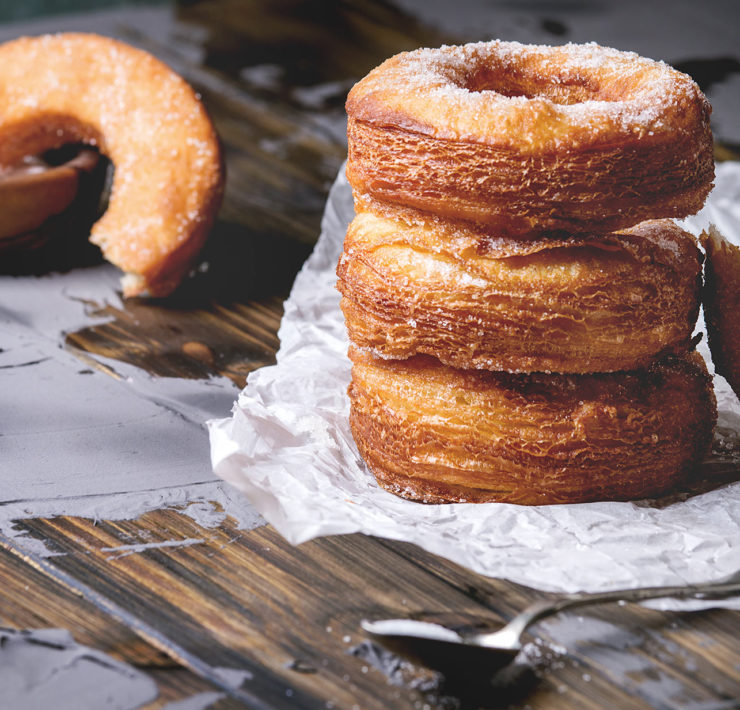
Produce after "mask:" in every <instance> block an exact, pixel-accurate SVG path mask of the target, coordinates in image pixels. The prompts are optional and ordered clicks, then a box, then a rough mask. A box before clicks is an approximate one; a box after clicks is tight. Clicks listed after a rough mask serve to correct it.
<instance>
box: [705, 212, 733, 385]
mask: <svg viewBox="0 0 740 710" xmlns="http://www.w3.org/2000/svg"><path fill="white" fill-rule="evenodd" d="M702 245H703V246H704V248H705V250H706V255H707V260H706V268H705V272H704V276H705V284H704V292H703V302H704V314H705V319H706V325H707V336H708V340H709V348H710V350H711V352H712V360H713V362H714V365H715V368H716V370H717V372H718V373H719V374H720V375H722V376H723V377H724V378H725V379H727V381H728V382H729V383H730V386H731V387H732V389H733V391H734V392H735V394H736V395H738V396H740V249H739V248H738V247H737V246H735V245H734V244H731V243H730V242H729V241H728V240H727V239H725V238H724V237H723V236H722V235H721V234H720V232H719V231H718V230H717V228H716V227H714V226H712V227H710V228H709V231H708V232H705V233H704V234H703V235H702Z"/></svg>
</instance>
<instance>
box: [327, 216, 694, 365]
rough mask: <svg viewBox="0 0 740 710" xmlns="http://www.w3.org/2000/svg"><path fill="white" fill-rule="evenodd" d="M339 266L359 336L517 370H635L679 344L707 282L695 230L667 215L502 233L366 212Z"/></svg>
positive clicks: (381, 350) (382, 349) (459, 361)
mask: <svg viewBox="0 0 740 710" xmlns="http://www.w3.org/2000/svg"><path fill="white" fill-rule="evenodd" d="M337 271H338V276H339V281H338V288H339V290H340V291H341V293H342V295H343V298H342V301H341V304H342V310H343V311H344V315H345V319H346V323H347V329H348V331H349V336H350V339H351V340H352V342H354V343H355V344H356V345H358V346H360V347H363V348H367V349H369V350H371V351H372V352H373V353H375V354H377V355H379V356H381V357H385V358H401V359H402V358H407V357H410V356H412V355H415V354H419V353H425V354H428V355H433V356H434V357H436V358H438V359H439V360H441V361H442V362H444V363H446V364H448V365H452V366H454V367H461V368H482V369H487V370H505V371H509V372H562V373H588V372H611V371H616V370H630V369H634V368H636V367H640V366H643V365H647V364H649V363H650V362H651V361H653V360H655V359H657V358H658V357H660V356H661V355H663V354H665V353H667V352H671V351H676V350H685V349H686V348H687V346H688V343H689V342H690V338H691V334H692V330H693V327H694V323H695V321H696V317H697V313H698V309H699V292H700V288H701V254H700V252H699V250H698V248H697V245H696V241H695V239H694V237H693V236H692V235H690V234H688V233H687V232H684V231H683V230H681V229H679V228H678V227H677V226H676V225H675V224H674V223H673V222H672V221H670V220H654V221H648V222H643V223H641V224H639V225H637V226H635V227H632V228H631V229H625V230H622V231H621V232H619V233H612V234H607V235H602V236H578V237H571V238H569V239H562V240H556V239H553V238H542V239H538V240H535V239H514V238H504V239H496V238H493V237H488V236H486V235H485V234H483V233H475V232H471V231H466V230H463V229H460V228H459V225H458V228H455V227H454V226H450V225H447V226H444V225H442V224H441V223H436V222H428V223H427V224H426V225H424V226H410V225H406V224H404V223H403V222H401V221H400V220H398V219H396V220H391V219H387V218H383V217H379V216H377V215H374V214H372V213H369V212H361V213H359V214H358V215H357V216H356V217H355V219H354V221H353V222H352V224H351V225H350V227H349V230H348V233H347V236H346V239H345V244H344V253H343V254H342V256H341V258H340V260H339V266H338V269H337Z"/></svg>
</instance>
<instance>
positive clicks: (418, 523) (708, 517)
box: [208, 163, 740, 608]
mask: <svg viewBox="0 0 740 710" xmlns="http://www.w3.org/2000/svg"><path fill="white" fill-rule="evenodd" d="M715 184H716V187H715V189H714V191H713V192H712V194H711V196H710V199H709V200H708V202H707V205H706V206H705V208H704V210H703V211H702V213H700V214H699V215H697V216H696V217H693V218H691V219H690V220H686V221H685V224H684V226H685V227H686V228H688V229H690V230H691V231H694V232H697V233H698V232H699V231H701V229H702V228H704V227H705V226H706V225H707V223H708V222H709V221H712V222H713V223H714V224H715V225H717V227H718V228H719V229H720V231H722V232H723V233H724V234H725V235H726V236H728V237H730V238H732V239H733V240H738V241H739V242H740V163H725V164H721V165H719V166H718V174H717V179H716V181H715ZM352 217H353V207H352V196H351V193H350V189H349V186H348V184H347V182H346V179H345V177H344V170H342V171H340V173H339V177H338V178H337V180H336V182H335V184H334V186H333V187H332V190H331V193H330V195H329V199H328V203H327V206H326V211H325V214H324V218H323V222H322V229H321V236H320V238H319V240H318V243H317V245H316V248H315V250H314V252H313V254H312V255H311V257H310V258H309V259H308V261H307V262H306V263H305V265H304V266H303V269H302V270H301V272H300V273H299V274H298V277H297V278H296V281H295V284H294V287H293V290H292V293H291V295H290V298H289V299H288V301H287V302H286V303H285V315H284V318H283V321H282V324H281V327H280V331H279V337H280V343H281V344H280V350H279V352H278V354H277V365H275V366H273V367H264V368H262V369H260V370H257V371H256V372H253V373H252V374H251V375H250V376H249V379H248V381H247V385H246V387H245V388H244V390H243V391H242V392H241V394H240V395H239V399H238V401H237V402H236V404H235V405H234V409H233V414H232V417H231V418H228V419H221V420H215V421H210V422H209V423H208V426H209V430H210V441H211V460H212V463H213V469H214V471H215V473H216V474H217V475H218V476H220V477H222V478H224V479H225V480H227V481H229V482H230V483H232V484H233V485H234V486H236V487H237V488H239V489H240V490H242V491H243V492H244V493H245V494H246V495H247V496H248V497H249V499H250V501H251V502H252V504H253V505H254V506H255V507H256V508H257V509H258V510H259V512H260V513H261V514H262V515H263V516H264V517H265V519H266V520H267V521H269V522H270V523H271V524H272V525H273V526H274V527H275V528H277V530H278V531H279V532H280V533H281V534H282V535H283V536H284V537H286V538H287V539H288V540H289V541H291V542H292V543H294V544H298V543H300V542H303V541H306V540H310V539H311V538H314V537H318V536H321V535H338V534H342V533H353V532H363V533H366V534H369V535H377V536H380V537H384V538H391V539H395V540H405V541H407V542H412V543H415V544H417V545H419V546H420V547H423V548H424V549H426V550H429V551H430V552H433V553H436V554H438V555H441V556H442V557H446V558H448V559H450V560H452V561H454V562H456V563H458V564H461V565H464V566H465V567H468V568H470V569H472V570H475V571H477V572H479V573H481V574H484V575H489V576H495V577H501V578H506V579H509V580H512V581H515V582H519V583H521V584H525V585H529V586H531V587H535V588H538V589H542V590H548V591H563V592H571V591H576V590H589V591H600V590H605V589H613V588H617V587H634V586H641V585H659V584H679V583H682V582H698V581H702V580H716V579H719V578H721V577H723V576H725V575H728V574H730V573H733V572H735V571H737V570H739V569H740V483H734V482H733V481H734V480H735V479H740V433H738V432H740V405H739V404H738V401H737V399H736V398H735V395H734V394H733V393H732V390H731V389H730V388H729V386H728V385H727V383H726V382H725V381H724V379H722V378H720V377H718V376H717V377H715V389H716V392H717V399H718V403H719V410H720V419H719V426H718V433H717V437H716V439H715V446H714V451H713V454H712V456H711V457H710V459H709V460H708V461H707V462H706V463H705V464H704V466H703V467H702V470H701V471H700V472H699V473H698V476H697V477H696V480H695V481H693V482H692V484H691V487H690V488H689V487H687V488H686V489H682V490H681V491H678V492H676V493H674V494H673V495H671V496H669V497H666V498H663V499H660V500H657V501H652V500H651V501H636V502H628V503H616V502H607V503H589V504H577V505H552V506H539V507H528V506H518V505H511V504H503V503H487V504H478V505H476V504H453V505H422V504H419V503H413V502H410V501H406V500H403V499H401V498H397V497H396V496H394V495H392V494H390V493H388V492H386V491H384V490H383V489H381V488H380V487H379V486H378V485H377V484H376V483H375V479H374V478H373V476H372V474H371V473H370V472H369V471H368V469H367V468H366V467H365V465H364V463H363V461H362V460H361V458H360V456H359V454H358V452H357V449H356V447H355V444H354V441H353V439H352V435H351V433H350V429H349V424H348V416H349V403H348V400H347V396H346V390H347V386H348V384H349V381H350V363H349V360H348V359H347V357H346V351H347V345H348V341H347V335H346V331H345V328H344V322H343V318H342V314H341V312H340V310H339V294H338V292H337V291H336V288H335V281H336V276H335V267H336V263H337V259H338V257H339V254H340V252H341V249H342V242H343V239H344V234H345V231H346V227H347V225H348V224H349V222H350V220H351V219H352ZM699 327H702V326H701V324H700V326H699ZM701 347H703V353H704V354H705V357H706V358H707V359H709V353H708V351H707V350H706V347H705V346H700V348H701ZM710 369H711V363H710ZM732 603H733V602H731V601H727V602H723V605H728V606H729V605H732ZM673 604H674V605H675V602H674V603H673ZM738 608H740V600H739V601H738Z"/></svg>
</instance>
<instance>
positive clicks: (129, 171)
mask: <svg viewBox="0 0 740 710" xmlns="http://www.w3.org/2000/svg"><path fill="white" fill-rule="evenodd" d="M0 106H2V110H1V111H0V166H13V165H17V164H19V163H21V162H22V161H23V160H24V158H26V157H27V156H31V155H38V154H41V153H43V152H44V151H46V150H49V149H51V148H57V147H59V146H62V145H64V144H67V143H86V144H90V145H95V146H97V147H98V148H99V149H100V151H101V152H102V153H104V154H105V155H107V156H108V157H109V158H110V159H111V161H112V162H113V164H114V167H115V173H114V179H113V186H112V192H111V196H110V202H109V206H108V209H107V211H106V212H105V214H104V215H103V216H102V217H101V219H100V220H99V221H98V222H97V223H96V224H95V226H94V227H93V229H92V233H91V237H90V239H91V241H93V242H94V243H95V244H97V245H99V246H100V247H101V249H102V250H103V254H104V256H105V257H106V258H107V259H108V260H110V261H111V262H113V263H114V264H116V265H117V266H118V267H120V268H121V269H122V270H123V271H124V272H126V275H125V276H124V278H123V281H122V285H123V291H124V295H126V296H134V295H139V294H141V295H151V296H163V295H166V294H168V293H170V292H171V291H172V290H173V289H174V288H175V287H176V286H177V284H178V283H179V281H180V279H181V278H182V276H183V275H184V274H185V273H187V271H188V270H189V268H190V267H191V265H192V262H193V260H194V258H195V256H196V255H197V253H198V251H199V249H200V247H201V246H202V244H203V242H204V240H205V238H206V236H207V234H208V231H209V229H210V227H211V225H212V223H213V220H214V218H215V215H216V212H217V210H218V207H219V205H220V201H221V197H222V192H223V180H224V172H223V163H222V157H221V149H220V146H219V141H218V137H217V135H216V132H215V130H214V128H213V125H212V123H211V121H210V119H209V117H208V115H207V114H206V111H205V109H204V108H203V105H202V103H201V102H200V100H199V97H198V96H197V95H196V94H195V92H194V91H193V90H192V89H191V88H190V86H188V84H187V83H186V82H185V81H184V80H183V79H181V78H180V77H179V76H177V74H175V73H174V72H173V71H172V70H171V69H169V68H168V67H167V66H166V65H165V64H163V63H162V62H161V61H159V60H158V59H156V58H155V57H153V56H152V55H151V54H148V53H147V52H144V51H142V50H139V49H135V48H133V47H130V46H128V45H126V44H124V43H122V42H118V41H116V40H113V39H109V38H106V37H100V36H97V35H92V34H57V35H46V36H43V37H34V38H29V37H24V38H21V39H17V40H14V41H12V42H7V43H5V44H3V45H0Z"/></svg>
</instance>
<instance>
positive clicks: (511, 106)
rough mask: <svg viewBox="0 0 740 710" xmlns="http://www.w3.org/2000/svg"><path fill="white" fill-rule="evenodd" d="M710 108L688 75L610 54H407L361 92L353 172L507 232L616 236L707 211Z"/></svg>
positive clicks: (467, 48)
mask: <svg viewBox="0 0 740 710" xmlns="http://www.w3.org/2000/svg"><path fill="white" fill-rule="evenodd" d="M710 110H711V109H710V107H709V104H708V102H707V101H706V99H705V97H704V96H703V94H702V93H701V91H700V90H699V88H698V87H697V85H696V84H695V83H694V82H693V81H692V80H691V79H690V78H689V77H688V76H686V75H685V74H681V73H680V72H677V71H676V70H674V69H671V68H670V67H668V66H667V65H665V64H663V63H660V62H653V61H651V60H648V59H644V58H641V57H638V56H637V55H634V54H631V53H625V52H617V51H616V50H610V49H606V48H603V47H598V46H596V45H566V46H564V47H540V46H530V45H520V44H518V43H515V42H489V43H479V44H471V45H464V46H462V47H442V48H440V49H435V50H417V51H415V52H406V53H403V54H400V55H396V56H395V57H392V58H391V59H389V60H387V61H386V62H384V63H383V64H382V65H380V66H379V67H377V68H376V69H374V70H373V71H372V72H370V74H369V75H368V76H367V77H365V79H363V80H362V81H360V82H359V83H358V84H357V85H356V86H355V87H354V88H353V89H352V91H351V92H350V94H349V97H348V100H347V114H348V119H349V120H348V141H349V155H348V162H347V177H348V179H349V181H350V184H351V185H352V188H353V190H354V192H355V196H356V199H358V200H360V201H361V202H367V201H368V200H377V201H381V202H387V203H391V204H393V205H396V206H399V207H402V208H406V209H410V210H420V211H422V212H429V213H433V214H436V215H438V216H439V217H441V218H444V219H453V220H467V221H472V222H476V223H479V224H485V225H488V226H490V227H493V228H495V230H496V232H497V233H498V234H502V235H504V234H511V235H527V234H529V235H531V234H541V233H550V232H558V231H565V232H568V233H573V232H584V231H592V232H605V231H610V230H614V229H619V228H622V227H627V226H630V225H632V224H635V223H636V222H639V221H642V220H645V219H654V218H661V217H680V216H686V215H688V214H692V213H693V212H696V211H697V210H698V209H699V208H700V207H701V206H702V204H703V202H704V199H705V197H706V195H707V194H708V193H709V190H710V189H711V185H712V180H713V176H714V164H713V160H712V135H711V131H710V128H709V114H710Z"/></svg>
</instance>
